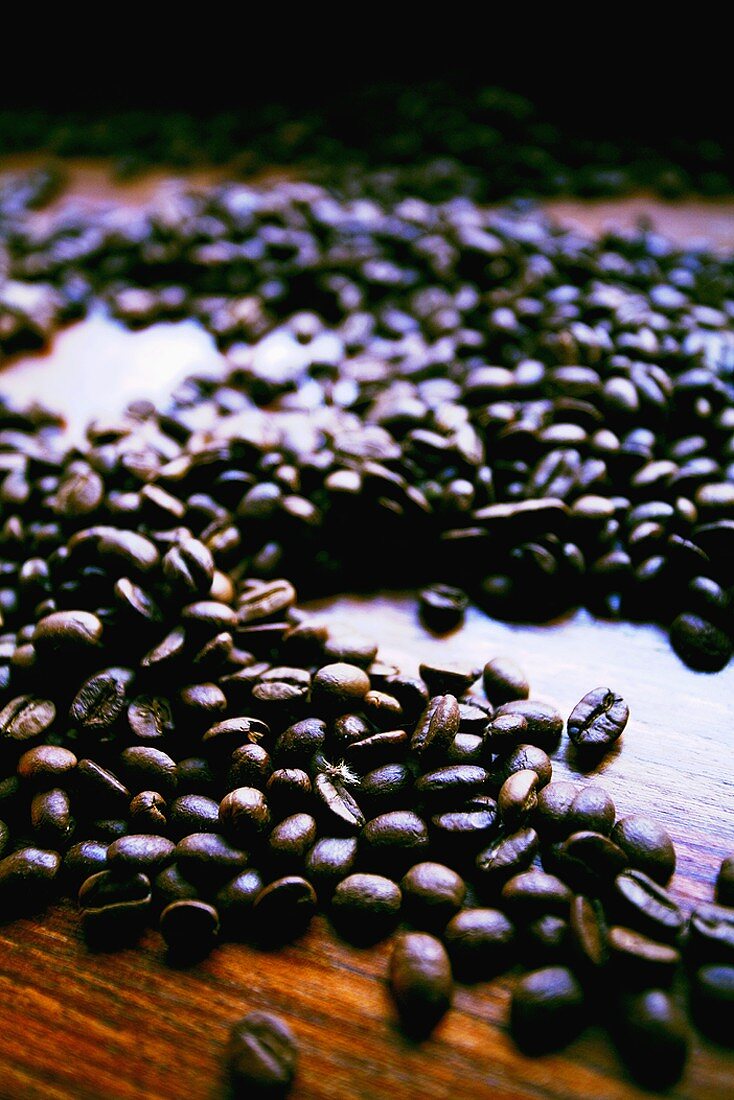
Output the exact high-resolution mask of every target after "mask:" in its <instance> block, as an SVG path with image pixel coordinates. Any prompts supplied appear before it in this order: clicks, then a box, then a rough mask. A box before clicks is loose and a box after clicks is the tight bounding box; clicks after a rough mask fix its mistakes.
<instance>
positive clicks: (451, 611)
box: [418, 584, 469, 634]
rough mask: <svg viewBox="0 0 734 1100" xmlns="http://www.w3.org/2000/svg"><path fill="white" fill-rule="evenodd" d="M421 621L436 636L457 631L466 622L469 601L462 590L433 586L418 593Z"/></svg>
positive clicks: (439, 585)
mask: <svg viewBox="0 0 734 1100" xmlns="http://www.w3.org/2000/svg"><path fill="white" fill-rule="evenodd" d="M418 606H419V610H420V617H421V621H422V622H423V624H424V625H425V626H427V627H428V629H429V630H433V631H434V632H435V633H436V634H447V633H448V632H449V631H450V630H455V629H456V627H457V626H459V624H460V623H462V622H463V620H464V615H465V613H466V609H467V607H468V606H469V599H468V597H467V595H466V593H464V592H462V591H461V589H460V588H452V587H451V585H448V584H432V585H430V586H429V587H428V588H422V589H421V591H420V592H419V593H418Z"/></svg>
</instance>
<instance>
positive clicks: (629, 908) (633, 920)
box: [612, 871, 685, 943]
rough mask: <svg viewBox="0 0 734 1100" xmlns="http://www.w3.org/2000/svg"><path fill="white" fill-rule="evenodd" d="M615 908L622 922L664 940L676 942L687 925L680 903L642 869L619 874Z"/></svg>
mask: <svg viewBox="0 0 734 1100" xmlns="http://www.w3.org/2000/svg"><path fill="white" fill-rule="evenodd" d="M612 908H613V911H614V913H615V915H616V916H617V917H618V918H619V923H620V924H623V925H625V926H627V927H630V928H633V929H635V930H636V931H639V932H642V933H643V934H644V935H646V936H649V937H650V938H651V939H653V940H659V941H661V942H663V943H674V942H675V941H676V940H677V939H678V937H679V936H680V934H681V932H682V931H683V928H684V925H685V918H684V916H683V913H682V912H681V909H680V907H679V906H678V904H677V903H676V902H675V901H674V900H673V898H672V897H671V896H670V894H668V893H667V891H666V890H664V889H663V888H662V886H658V884H657V883H656V882H654V881H653V880H652V879H651V878H648V876H647V875H645V874H643V873H642V871H623V872H622V874H620V875H617V877H616V879H615V880H614V892H613V895H612Z"/></svg>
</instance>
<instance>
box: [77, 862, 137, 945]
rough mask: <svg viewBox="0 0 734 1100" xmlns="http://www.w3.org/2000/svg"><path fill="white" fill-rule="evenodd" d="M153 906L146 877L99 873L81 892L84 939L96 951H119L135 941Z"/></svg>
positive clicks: (108, 872) (132, 874) (87, 881)
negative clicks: (97, 948) (116, 948)
mask: <svg viewBox="0 0 734 1100" xmlns="http://www.w3.org/2000/svg"><path fill="white" fill-rule="evenodd" d="M151 902H152V894H151V886H150V879H149V878H148V876H147V875H144V874H142V873H140V872H138V873H135V872H130V873H124V872H122V871H120V872H118V873H115V872H113V871H100V872H99V873H98V874H95V875H92V876H91V877H90V878H88V879H86V880H85V881H84V882H83V883H82V885H81V887H80V889H79V908H80V909H81V914H82V928H83V930H84V935H85V936H86V938H87V940H88V942H89V943H90V944H91V945H92V946H94V947H119V946H120V945H121V944H123V943H128V942H130V941H132V940H135V939H136V938H137V937H138V936H139V935H140V933H141V932H142V930H143V926H144V925H145V923H146V921H147V919H148V914H149V913H150V908H151Z"/></svg>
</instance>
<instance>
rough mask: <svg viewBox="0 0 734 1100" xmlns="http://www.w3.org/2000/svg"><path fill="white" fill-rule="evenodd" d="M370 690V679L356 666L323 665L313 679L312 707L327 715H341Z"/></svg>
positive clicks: (337, 663)
mask: <svg viewBox="0 0 734 1100" xmlns="http://www.w3.org/2000/svg"><path fill="white" fill-rule="evenodd" d="M369 690H370V678H369V676H368V675H367V673H366V672H364V670H363V669H361V668H358V667H357V665H350V664H346V663H345V662H342V661H338V662H336V663H335V664H331V665H324V666H323V667H322V668H320V669H319V670H318V671H317V673H316V675H315V676H314V678H313V686H312V690H311V697H312V701H313V704H314V706H316V707H321V708H323V709H324V710H325V711H326V712H327V713H333V712H335V711H336V712H337V713H340V712H341V713H343V712H344V711H347V710H349V708H350V707H354V708H355V709H358V705H359V703H360V702H361V700H362V699H364V697H365V695H366V694H367V692H368V691H369Z"/></svg>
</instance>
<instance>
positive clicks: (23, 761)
mask: <svg viewBox="0 0 734 1100" xmlns="http://www.w3.org/2000/svg"><path fill="white" fill-rule="evenodd" d="M76 764H77V759H76V756H75V755H74V753H73V752H71V750H70V749H64V748H61V746H59V745H38V746H36V748H34V749H28V751H27V752H24V753H23V755H22V756H21V758H20V760H19V761H18V777H19V778H20V779H22V780H23V782H24V783H27V784H28V786H29V787H32V788H33V789H34V790H48V789H49V788H51V787H55V786H57V785H58V784H59V783H60V782H64V781H65V780H67V779H70V778H71V777H72V776H73V774H74V769H75V768H76Z"/></svg>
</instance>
